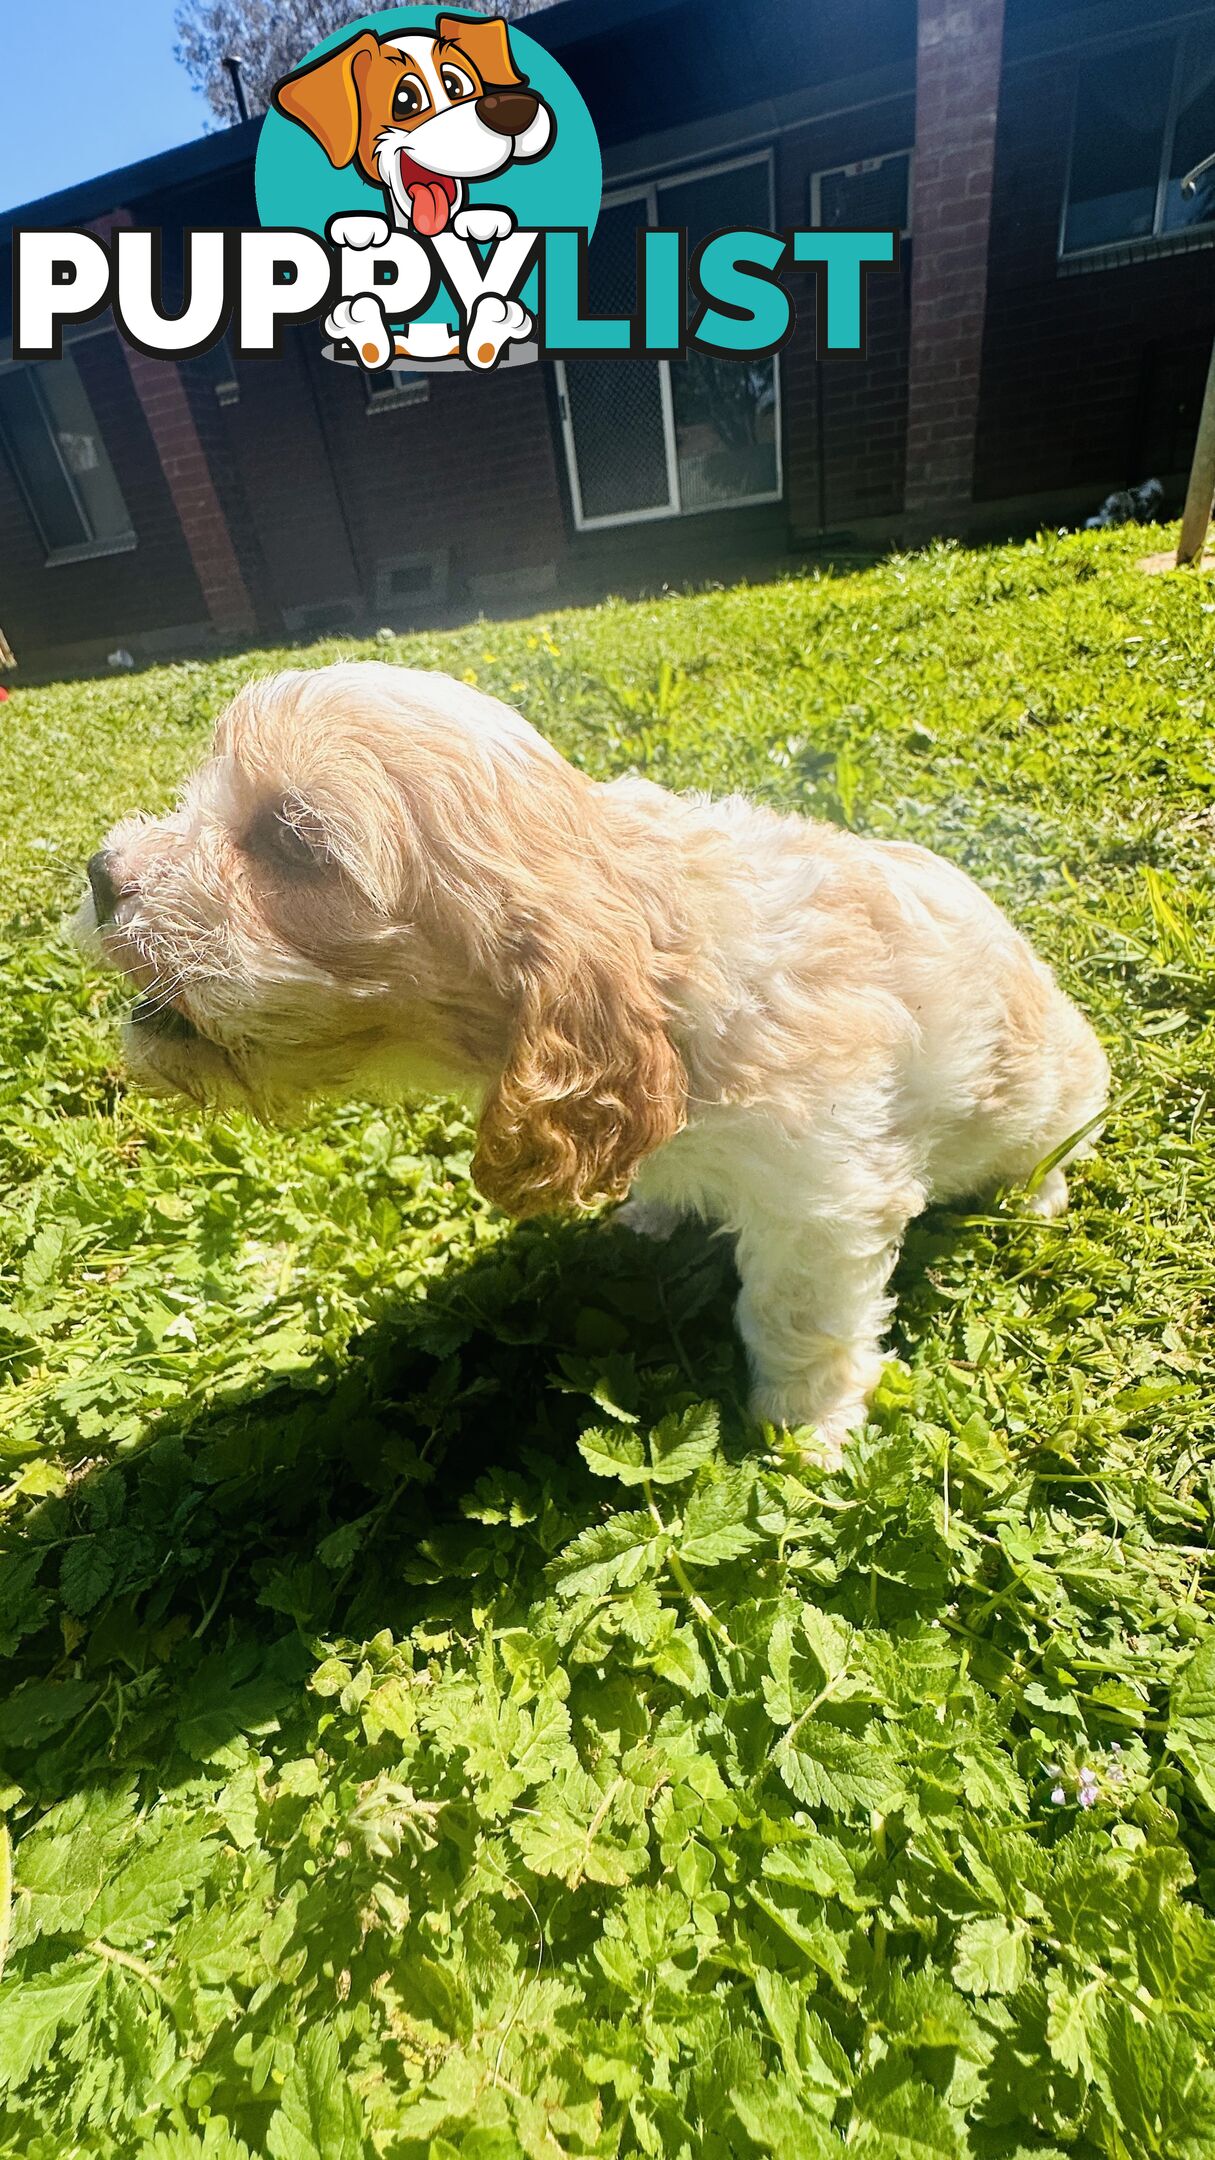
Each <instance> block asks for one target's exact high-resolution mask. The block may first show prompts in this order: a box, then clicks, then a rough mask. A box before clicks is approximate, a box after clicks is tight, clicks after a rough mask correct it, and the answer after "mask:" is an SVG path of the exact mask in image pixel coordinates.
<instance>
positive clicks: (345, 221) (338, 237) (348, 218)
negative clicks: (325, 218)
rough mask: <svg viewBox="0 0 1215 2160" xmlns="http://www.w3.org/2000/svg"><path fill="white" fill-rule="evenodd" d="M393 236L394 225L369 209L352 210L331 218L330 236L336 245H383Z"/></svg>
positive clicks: (366, 246) (360, 246)
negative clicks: (368, 210) (369, 211)
mask: <svg viewBox="0 0 1215 2160" xmlns="http://www.w3.org/2000/svg"><path fill="white" fill-rule="evenodd" d="M391 237H392V227H391V226H390V225H389V223H388V220H387V218H382V217H376V216H375V214H374V213H368V212H367V211H363V210H350V211H347V212H346V214H345V215H344V216H342V217H335V218H330V220H329V238H330V239H331V240H332V242H333V244H334V246H335V247H348V248H377V247H383V245H384V242H385V241H386V240H389V239H391Z"/></svg>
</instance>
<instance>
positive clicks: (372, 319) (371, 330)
mask: <svg viewBox="0 0 1215 2160" xmlns="http://www.w3.org/2000/svg"><path fill="white" fill-rule="evenodd" d="M371 222H372V221H371V220H370V219H369V220H368V223H371ZM325 328H326V330H327V331H328V333H329V335H330V337H332V338H349V340H350V343H351V344H352V345H353V347H354V349H355V352H356V354H357V355H358V359H359V362H360V364H361V366H363V367H365V368H368V369H372V368H382V367H383V366H384V365H385V363H386V362H387V361H389V360H391V358H392V353H393V338H392V332H391V330H390V329H389V327H388V324H387V322H386V321H385V318H384V310H383V308H382V307H381V306H380V303H379V301H378V299H377V298H376V296H375V294H374V293H356V294H355V297H354V299H353V300H339V301H338V303H337V306H336V307H335V308H334V309H333V312H332V313H331V314H330V315H328V316H326V318H325Z"/></svg>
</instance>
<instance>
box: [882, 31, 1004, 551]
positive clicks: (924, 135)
mask: <svg viewBox="0 0 1215 2160" xmlns="http://www.w3.org/2000/svg"><path fill="white" fill-rule="evenodd" d="M1003 25H1004V0H920V6H919V38H918V46H917V53H916V143H917V155H916V174H915V204H914V213H913V218H914V229H915V250H916V257H915V269H914V273H913V277H912V288H911V353H910V363H909V378H908V405H907V487H906V497H905V503H906V509H907V512H908V514H909V516H910V517H911V518H912V519H915V520H922V521H924V522H925V523H926V524H929V525H931V524H936V523H940V522H942V521H944V522H948V521H950V520H951V519H953V518H956V517H957V516H959V514H963V515H964V513H965V511H966V507H967V505H968V504H969V502H970V499H971V491H972V486H973V479H974V455H975V429H976V423H977V419H978V409H979V371H980V365H981V358H982V347H983V320H984V311H985V305H986V289H987V251H988V236H989V226H990V213H991V190H992V169H993V158H994V148H995V132H996V110H997V105H998V101H999V90H1000V62H1001V48H1002V40H1003Z"/></svg>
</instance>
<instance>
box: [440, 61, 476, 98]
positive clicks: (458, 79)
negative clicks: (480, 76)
mask: <svg viewBox="0 0 1215 2160" xmlns="http://www.w3.org/2000/svg"><path fill="white" fill-rule="evenodd" d="M439 80H440V81H441V83H442V85H443V88H444V89H445V90H446V92H447V95H448V97H449V98H453V99H454V98H465V97H471V95H472V92H473V87H474V85H473V84H472V83H471V82H470V81H469V78H468V76H467V75H466V74H465V73H464V71H463V69H462V68H458V67H445V68H444V70H443V72H442V75H441V76H440V78H439Z"/></svg>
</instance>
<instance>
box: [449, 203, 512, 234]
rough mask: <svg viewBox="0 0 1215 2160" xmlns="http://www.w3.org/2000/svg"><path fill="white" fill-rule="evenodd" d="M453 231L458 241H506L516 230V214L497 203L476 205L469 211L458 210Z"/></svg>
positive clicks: (452, 222)
mask: <svg viewBox="0 0 1215 2160" xmlns="http://www.w3.org/2000/svg"><path fill="white" fill-rule="evenodd" d="M451 229H452V231H453V232H454V234H455V235H456V238H457V240H477V241H480V242H485V241H486V240H505V238H506V236H507V234H508V233H512V232H513V231H514V229H515V218H514V212H513V211H511V210H507V209H506V208H505V207H504V206H503V207H501V208H500V207H499V206H498V205H497V204H496V203H474V204H473V205H472V206H471V207H470V208H469V209H467V210H457V212H456V214H455V216H454V218H453V219H452V221H451Z"/></svg>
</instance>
